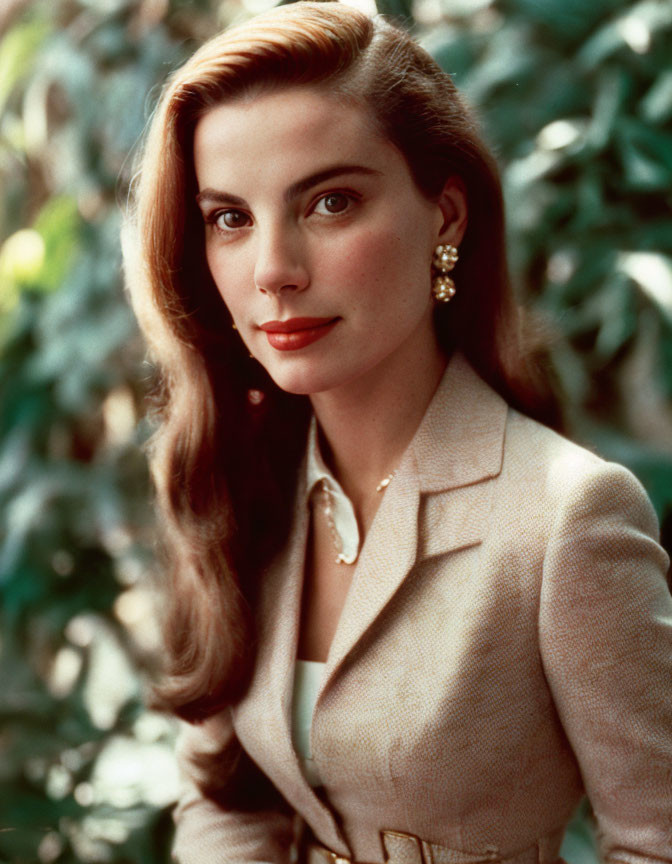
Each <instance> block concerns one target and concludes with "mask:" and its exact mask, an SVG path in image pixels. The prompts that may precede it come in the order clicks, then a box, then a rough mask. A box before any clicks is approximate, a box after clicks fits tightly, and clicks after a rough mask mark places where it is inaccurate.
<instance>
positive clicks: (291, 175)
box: [194, 87, 403, 192]
mask: <svg viewBox="0 0 672 864" xmlns="http://www.w3.org/2000/svg"><path fill="white" fill-rule="evenodd" d="M391 156H394V157H396V158H397V159H399V158H401V156H400V154H399V153H398V151H397V150H396V148H395V147H394V146H393V145H392V144H390V142H388V141H387V140H385V139H384V138H382V137H381V136H380V135H379V134H378V133H377V132H376V130H375V123H374V121H373V119H372V117H371V116H370V114H369V112H368V111H367V110H366V109H365V108H363V107H362V106H360V105H358V104H356V103H354V102H349V101H345V100H341V99H338V98H336V97H335V96H333V95H330V94H328V93H325V92H324V91H321V90H318V89H317V88H308V87H296V88H288V89H283V90H280V91H278V92H269V93H262V94H258V95H255V96H254V97H250V98H246V99H239V100H235V101H232V102H226V103H223V104H221V105H217V106H215V107H214V108H211V109H209V110H208V111H207V112H206V113H205V114H204V115H203V116H202V117H201V118H200V120H199V121H198V123H197V125H196V129H195V132H194V164H195V168H196V175H197V178H198V183H199V186H200V187H201V188H203V187H204V186H215V187H219V186H221V184H222V183H228V184H230V183H231V182H232V181H238V182H240V183H243V184H245V183H251V184H252V183H255V182H256V183H259V182H264V183H267V182H272V179H273V178H277V179H278V180H279V181H280V180H283V181H287V180H290V181H291V179H295V175H301V174H305V173H306V171H313V170H319V168H320V167H322V166H325V165H329V164H335V163H337V162H338V163H340V162H343V163H348V164H364V165H370V166H371V167H374V166H375V167H377V166H378V165H380V164H388V165H389V160H390V158H391ZM402 161H403V160H402ZM230 191H232V192H233V191H235V190H233V189H232V190H230Z"/></svg>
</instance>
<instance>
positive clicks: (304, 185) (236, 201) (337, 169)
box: [196, 165, 382, 207]
mask: <svg viewBox="0 0 672 864" xmlns="http://www.w3.org/2000/svg"><path fill="white" fill-rule="evenodd" d="M343 174H362V175H365V176H377V177H380V176H382V172H381V171H376V170H375V168H367V167H366V166H364V165H334V166H333V167H331V168H325V169H324V170H323V171H317V172H316V173H315V174H311V175H310V176H309V177H304V179H303V180H297V181H296V183H292V184H291V185H290V186H288V187H287V189H286V191H285V194H284V196H283V198H284V200H285V202H287V203H289V202H290V201H292V200H293V199H294V198H297V197H298V196H299V195H303V193H304V192H307V191H308V190H309V189H312V188H313V186H318V185H319V184H320V183H324V182H325V181H326V180H331V179H332V178H333V177H340V176H342V175H343ZM202 201H212V202H214V203H216V204H231V205H233V206H234V207H244V206H246V204H247V202H246V201H245V199H244V198H239V197H238V195H232V194H231V193H229V192H220V191H219V190H217V189H203V190H202V191H201V192H199V193H198V195H197V196H196V202H197V203H198V204H200V203H201V202H202Z"/></svg>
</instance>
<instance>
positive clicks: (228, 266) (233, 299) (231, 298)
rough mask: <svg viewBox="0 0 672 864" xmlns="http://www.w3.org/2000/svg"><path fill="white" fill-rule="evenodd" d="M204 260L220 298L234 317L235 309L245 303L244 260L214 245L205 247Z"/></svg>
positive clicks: (238, 308)
mask: <svg viewBox="0 0 672 864" xmlns="http://www.w3.org/2000/svg"><path fill="white" fill-rule="evenodd" d="M205 260H206V261H207V264H208V267H209V269H210V275H211V276H212V278H213V281H214V283H215V285H216V286H217V290H218V291H219V294H220V296H221V298H222V300H223V301H224V302H225V303H226V305H227V307H228V308H229V311H230V312H231V314H232V315H233V316H234V317H236V314H237V311H238V310H240V309H241V307H242V305H243V304H244V303H245V297H244V290H243V289H244V286H245V284H246V279H245V273H244V270H245V266H244V262H242V261H241V260H239V256H236V255H235V254H230V253H229V254H226V253H225V252H222V250H220V249H217V248H216V247H214V248H213V247H210V248H207V247H206V251H205Z"/></svg>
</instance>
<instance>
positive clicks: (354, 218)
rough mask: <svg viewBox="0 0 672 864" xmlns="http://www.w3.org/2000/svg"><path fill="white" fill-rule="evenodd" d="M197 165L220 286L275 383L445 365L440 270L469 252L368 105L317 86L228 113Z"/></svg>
mask: <svg viewBox="0 0 672 864" xmlns="http://www.w3.org/2000/svg"><path fill="white" fill-rule="evenodd" d="M194 161H195V169H196V175H197V179H198V187H199V195H198V204H199V207H200V209H201V212H202V214H203V218H204V220H205V223H206V225H205V237H206V244H205V251H206V256H207V261H208V265H209V267H210V271H211V273H212V276H213V279H214V281H215V284H216V285H217V288H218V289H219V292H220V294H221V296H222V298H223V300H224V302H225V303H226V305H227V307H228V309H229V311H230V312H231V315H232V317H233V320H234V322H235V325H236V327H237V329H238V331H239V333H240V336H241V338H242V339H243V340H244V342H245V344H246V346H247V348H248V349H249V351H250V352H251V353H252V354H253V355H254V357H255V358H256V359H257V360H258V361H259V362H260V363H262V364H263V366H264V367H265V368H266V370H267V371H268V373H269V374H270V375H271V377H272V378H273V380H274V381H275V382H276V384H277V385H278V386H279V387H281V388H282V389H284V390H287V391H289V392H292V393H305V394H314V393H321V392H325V391H328V390H333V389H335V388H339V387H342V386H344V385H347V384H349V383H351V382H353V381H355V380H356V379H359V378H360V377H361V376H369V377H370V378H371V377H373V378H375V377H376V376H381V375H385V374H396V373H397V372H398V371H399V370H400V369H403V370H404V371H405V372H406V373H407V372H408V364H409V363H410V364H424V363H430V364H431V363H434V364H435V363H436V354H437V353H438V351H439V349H438V346H437V343H436V339H435V337H434V333H433V327H432V298H431V271H430V265H431V258H432V252H433V249H434V247H435V246H436V244H437V243H439V242H454V243H459V238H460V237H461V228H460V226H459V224H458V223H459V218H458V216H456V215H455V213H454V200H453V199H451V193H448V195H447V196H446V194H444V196H443V197H442V199H441V200H440V201H439V202H438V203H433V202H430V201H428V200H427V199H426V198H425V197H424V196H423V195H422V194H421V193H420V191H419V190H418V189H417V187H416V186H415V184H414V182H413V180H412V178H411V175H410V172H409V170H408V167H407V165H406V162H405V160H404V158H403V157H402V155H401V154H400V153H399V151H398V150H397V149H396V148H395V147H394V146H393V145H392V144H391V143H389V142H388V141H386V140H384V139H382V138H381V137H380V136H379V135H377V134H376V133H375V132H374V131H373V129H372V124H371V122H370V121H369V118H368V116H367V114H366V113H365V111H364V110H363V109H362V108H360V107H357V106H355V105H344V104H342V103H340V102H337V101H336V100H335V99H334V98H332V97H330V96H329V95H327V94H325V93H324V92H321V91H319V90H318V89H316V88H307V87H293V88H288V89H285V90H282V91H279V92H274V93H267V94H262V95H260V96H256V97H255V98H254V99H249V100H239V101H234V102H231V103H226V104H222V105H219V106H217V107H215V108H212V109H210V110H209V111H208V112H207V113H206V114H205V115H204V116H203V117H202V118H201V119H200V120H199V122H198V124H197V127H196V131H195V140H194ZM457 194H458V195H459V192H458V193H457ZM462 203H463V199H462ZM458 215H459V214H458ZM446 223H447V228H444V226H445V225H446ZM462 227H463V226H462ZM458 235H459V236H458ZM374 383H375V382H374V381H373V380H372V381H371V384H374Z"/></svg>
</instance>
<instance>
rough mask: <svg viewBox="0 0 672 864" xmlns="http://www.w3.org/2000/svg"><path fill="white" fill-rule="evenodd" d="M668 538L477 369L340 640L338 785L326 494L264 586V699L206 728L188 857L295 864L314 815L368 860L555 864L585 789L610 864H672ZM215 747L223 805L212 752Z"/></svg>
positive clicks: (348, 612) (390, 495)
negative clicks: (244, 784) (323, 591)
mask: <svg viewBox="0 0 672 864" xmlns="http://www.w3.org/2000/svg"><path fill="white" fill-rule="evenodd" d="M657 530H658V528H657V522H656V517H655V514H654V512H653V509H652V507H651V504H650V503H649V500H648V498H647V496H646V494H645V492H644V490H643V489H642V487H641V486H640V484H639V482H638V481H637V480H636V479H635V478H634V477H633V476H632V474H630V473H629V472H628V471H627V470H626V469H624V468H622V467H621V466H619V465H615V464H610V463H606V462H604V461H602V460H601V459H599V458H598V457H596V456H595V455H593V454H592V453H590V452H588V451H587V450H584V449H582V448H580V447H578V446H576V445H574V444H572V443H570V442H569V441H567V440H566V439H565V438H562V437H560V436H559V435H557V434H555V433H554V432H552V431H550V430H549V429H547V428H546V427H544V426H541V425H540V424H538V423H536V422H534V421H532V420H530V419H528V418H526V417H524V416H521V415H520V414H518V413H517V412H516V411H513V410H512V409H510V408H509V407H508V406H507V405H506V403H505V402H504V401H503V400H502V398H501V397H500V396H499V395H497V394H496V393H495V392H494V391H493V390H492V389H491V388H490V387H489V386H488V385H486V384H485V383H484V382H483V381H482V380H481V379H480V378H479V377H478V376H477V375H476V373H475V372H474V371H473V370H472V368H471V367H470V366H469V365H468V363H467V362H466V361H465V360H464V359H463V357H462V356H461V355H456V356H455V357H454V358H453V359H452V360H451V362H450V363H449V365H448V368H447V370H446V373H445V375H444V378H443V380H442V382H441V384H440V386H439V389H438V390H437V393H436V395H435V396H434V398H433V400H432V402H431V404H430V406H429V408H428V410H427V412H426V414H425V417H424V419H423V421H422V423H421V425H420V427H419V429H418V431H417V433H416V434H415V437H414V438H413V441H412V443H411V444H410V446H409V448H408V450H407V452H406V454H405V456H404V458H403V461H402V463H401V465H400V467H399V470H398V471H397V474H396V476H395V477H394V480H393V481H392V482H391V483H390V485H389V487H388V489H387V490H386V492H385V496H384V498H383V500H382V502H381V505H380V508H379V510H378V513H377V514H376V517H375V520H374V522H373V524H372V526H371V528H370V530H369V533H368V535H367V537H366V540H365V543H364V546H363V548H362V551H361V554H360V558H359V561H358V563H357V565H356V570H355V573H354V578H353V582H352V587H351V589H350V591H349V594H348V597H347V601H346V604H345V607H344V609H343V613H342V616H341V619H340V621H339V624H338V629H337V632H336V635H335V637H334V640H333V643H332V645H331V650H330V653H329V658H328V662H327V666H326V669H325V676H324V679H323V683H322V687H321V690H320V693H319V696H318V699H317V703H316V707H315V712H314V715H313V724H312V731H311V742H312V752H313V758H314V760H315V762H316V766H317V768H318V770H319V773H320V776H321V777H322V779H323V782H324V794H323V795H320V794H319V793H316V792H315V791H314V790H313V789H311V787H310V786H309V785H308V783H307V782H306V780H305V779H304V777H303V775H302V773H301V769H300V767H299V762H298V759H297V756H296V754H295V752H294V750H293V748H292V740H291V730H290V722H291V721H290V718H291V696H292V682H293V674H294V661H295V658H296V650H297V642H298V628H299V619H300V605H301V603H300V601H301V587H302V574H303V567H304V556H305V549H306V538H307V532H308V509H307V503H306V494H305V488H303V489H300V490H299V493H298V495H297V503H296V512H295V521H294V527H293V531H292V533H291V538H290V541H289V543H288V545H287V547H286V549H284V551H283V552H282V554H281V555H280V556H279V557H278V558H277V560H275V561H274V563H273V564H272V566H271V567H270V568H269V569H268V572H267V573H266V574H265V576H264V583H263V593H262V598H261V601H260V604H259V610H258V617H259V644H260V649H259V655H258V661H257V665H256V671H255V674H254V677H253V680H252V684H251V687H250V690H249V693H248V694H247V696H246V697H245V699H244V700H243V701H242V702H241V703H240V704H238V705H237V706H236V707H235V708H234V709H233V710H227V711H225V712H222V713H221V714H219V715H217V716H215V717H213V718H212V719H211V720H209V721H208V722H206V723H205V724H204V725H202V726H200V727H187V731H186V733H185V734H184V735H183V736H182V741H181V744H180V748H179V752H180V760H181V765H182V768H183V771H184V778H185V782H184V792H183V795H182V798H181V801H180V803H179V806H178V808H177V810H176V821H177V835H176V844H175V855H176V857H177V859H178V860H179V861H180V862H182V864H220V862H221V864H224V862H251V861H265V862H278V864H286V862H288V860H289V859H288V855H289V847H290V840H291V832H292V812H293V813H296V814H299V815H300V816H301V817H302V818H303V820H305V823H306V824H307V825H308V826H309V828H310V829H311V830H312V832H313V834H314V835H315V837H316V838H318V840H319V841H320V842H321V843H323V844H324V845H325V846H327V847H329V848H330V849H332V850H333V851H334V852H336V853H337V854H338V855H342V856H347V857H350V858H353V859H355V860H356V861H363V862H376V864H381V862H383V861H385V860H389V861H390V862H391V864H480V862H495V861H500V860H506V861H507V862H510V864H534V862H537V864H538V862H541V864H546V862H552V861H554V860H555V859H556V857H557V854H558V850H559V847H560V844H561V841H562V838H563V833H564V828H565V826H566V824H567V821H568V820H569V818H570V816H571V815H572V813H573V811H574V810H575V808H576V806H577V803H578V802H579V800H580V798H581V797H582V795H583V794H584V791H585V792H586V793H587V794H588V796H589V798H590V801H591V803H592V806H593V808H594V812H595V814H596V817H597V822H598V829H599V830H598V839H599V841H600V845H601V851H602V855H603V858H604V860H605V861H614V862H615V861H619V862H628V864H644V862H647V864H653V862H656V864H660V862H662V861H666V862H672V598H671V597H670V592H669V589H668V587H667V584H666V572H667V568H668V563H669V562H668V559H667V556H666V555H665V553H664V551H663V550H662V549H661V547H660V546H659V545H658V543H657V542H656V536H657ZM241 748H242V749H241ZM215 750H223V751H224V758H223V760H222V765H223V768H222V778H221V786H222V796H221V798H220V803H219V804H217V803H214V802H213V801H212V800H210V799H205V798H204V796H203V795H201V794H200V792H199V791H198V786H197V783H198V780H199V771H198V768H197V767H196V764H195V763H194V762H193V760H192V756H193V754H194V753H195V752H197V751H202V752H212V751H215ZM241 754H242V755H241ZM245 754H247V755H245ZM247 756H249V757H251V760H252V761H253V763H256V765H257V766H259V767H260V768H261V770H262V771H263V772H264V774H266V775H267V777H268V778H270V779H271V781H272V782H273V784H274V785H275V787H276V789H277V790H279V792H280V794H281V796H282V798H283V799H284V801H285V802H286V805H287V808H286V810H283V809H282V808H266V809H262V808H261V805H260V809H258V810H255V808H254V806H253V807H252V809H250V807H249V801H248V806H247V809H243V808H242V806H238V803H237V795H238V790H237V787H236V784H235V783H231V782H228V768H226V767H224V766H225V765H228V766H231V765H233V764H235V762H236V759H239V758H241V759H242V760H243V762H245V761H247ZM239 764H242V763H239ZM250 765H251V766H252V768H251V769H250V770H256V769H255V768H254V766H253V764H252V762H250ZM238 773H240V772H238ZM236 782H238V781H236ZM248 798H249V795H248ZM222 801H226V802H227V803H226V805H225V806H224V805H222V804H221V802H222Z"/></svg>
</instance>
